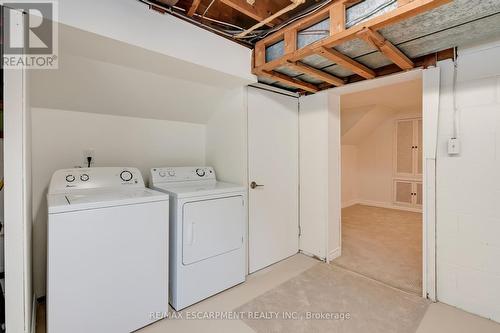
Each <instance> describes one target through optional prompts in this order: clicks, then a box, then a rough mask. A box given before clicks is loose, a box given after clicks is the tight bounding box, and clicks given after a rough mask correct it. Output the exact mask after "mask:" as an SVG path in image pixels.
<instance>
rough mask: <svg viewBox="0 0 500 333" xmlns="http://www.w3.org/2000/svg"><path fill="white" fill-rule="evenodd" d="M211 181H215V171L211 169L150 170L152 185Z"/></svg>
mask: <svg viewBox="0 0 500 333" xmlns="http://www.w3.org/2000/svg"><path fill="white" fill-rule="evenodd" d="M200 180H211V181H215V180H216V177H215V170H214V168H212V167H172V168H169V167H165V168H153V169H151V181H152V184H157V183H173V182H189V181H200Z"/></svg>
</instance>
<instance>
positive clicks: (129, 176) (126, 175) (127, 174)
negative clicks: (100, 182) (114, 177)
mask: <svg viewBox="0 0 500 333" xmlns="http://www.w3.org/2000/svg"><path fill="white" fill-rule="evenodd" d="M120 178H121V179H122V180H123V181H124V182H129V181H131V180H132V178H134V175H133V174H132V172H130V171H122V173H121V174H120Z"/></svg>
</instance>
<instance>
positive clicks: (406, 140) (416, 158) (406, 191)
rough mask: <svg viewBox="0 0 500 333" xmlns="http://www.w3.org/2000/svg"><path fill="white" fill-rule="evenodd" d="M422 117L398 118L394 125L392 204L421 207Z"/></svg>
mask: <svg viewBox="0 0 500 333" xmlns="http://www.w3.org/2000/svg"><path fill="white" fill-rule="evenodd" d="M422 126H423V123H422V118H412V119H398V120H396V122H395V126H394V176H393V178H394V190H393V193H394V195H393V197H394V204H396V205H399V206H406V207H411V208H416V209H421V208H422V173H423V163H422V134H423V130H422V128H423V127H422Z"/></svg>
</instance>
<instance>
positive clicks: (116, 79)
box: [30, 25, 246, 294]
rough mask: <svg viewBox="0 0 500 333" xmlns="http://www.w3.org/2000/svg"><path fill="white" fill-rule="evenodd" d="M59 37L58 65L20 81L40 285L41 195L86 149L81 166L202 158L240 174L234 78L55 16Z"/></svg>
mask: <svg viewBox="0 0 500 333" xmlns="http://www.w3.org/2000/svg"><path fill="white" fill-rule="evenodd" d="M60 38H61V41H60V43H61V45H60V48H61V50H60V52H61V63H60V70H58V71H38V72H34V73H33V74H32V76H31V81H30V82H31V85H30V92H31V93H30V104H31V107H32V127H33V132H32V142H33V144H32V156H33V157H32V158H33V162H32V163H33V209H34V211H33V214H34V216H35V220H36V222H35V223H34V230H33V245H34V246H35V248H36V249H40V250H39V251H35V252H34V253H35V256H36V257H35V258H34V261H33V269H34V276H35V281H34V282H35V283H34V286H35V290H36V291H37V293H42V294H43V293H44V291H45V275H46V270H45V263H46V257H45V251H46V229H47V203H46V200H45V198H46V195H47V190H48V186H49V182H50V179H51V176H52V174H53V173H54V172H55V171H56V170H59V169H68V168H74V167H87V166H88V162H87V157H88V156H92V161H91V167H115V166H134V167H137V168H139V169H140V170H141V172H142V175H143V178H144V179H145V180H146V181H147V180H148V179H149V173H150V169H151V167H153V166H154V167H167V166H171V167H175V166H204V165H210V166H213V167H214V168H216V170H217V176H218V178H219V179H220V180H225V181H229V182H236V183H240V184H242V183H246V180H245V179H246V138H245V133H246V124H245V119H246V109H245V95H244V89H245V88H244V85H245V83H246V82H245V81H244V80H243V79H238V78H235V77H232V76H230V75H225V74H224V73H220V72H216V71H213V70H209V69H206V68H203V67H201V66H195V65H193V64H188V63H183V62H182V61H180V60H178V59H172V58H169V57H167V56H164V55H162V54H158V53H155V52H151V51H148V50H145V49H142V48H139V47H136V46H133V45H130V44H126V43H120V42H118V41H116V40H112V39H109V38H104V37H101V36H97V35H96V34H92V33H90V32H85V31H81V30H79V29H75V28H71V27H68V26H64V25H60ZM72 41H78V44H76V43H73V42H72ZM139 59H143V61H138V60H139ZM173 68H175V69H177V70H178V74H177V75H175V74H174V73H173V72H174V71H173V70H172V69H173ZM158 69H160V70H158ZM162 72H163V74H162ZM167 73H168V74H167ZM174 75H175V76H174ZM62 138H64V139H62Z"/></svg>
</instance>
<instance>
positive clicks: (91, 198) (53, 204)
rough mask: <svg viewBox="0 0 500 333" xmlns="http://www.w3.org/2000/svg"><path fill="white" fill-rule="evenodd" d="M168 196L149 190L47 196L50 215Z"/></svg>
mask: <svg viewBox="0 0 500 333" xmlns="http://www.w3.org/2000/svg"><path fill="white" fill-rule="evenodd" d="M168 199H169V197H168V195H167V194H165V193H161V192H158V191H153V190H150V189H147V188H139V189H130V190H115V191H110V190H87V191H84V190H82V191H80V192H72V193H67V194H52V195H48V196H47V200H48V206H49V214H51V213H63V212H70V211H78V210H87V209H96V208H105V207H113V206H124V205H133V204H140V203H147V202H155V201H167V200H168Z"/></svg>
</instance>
